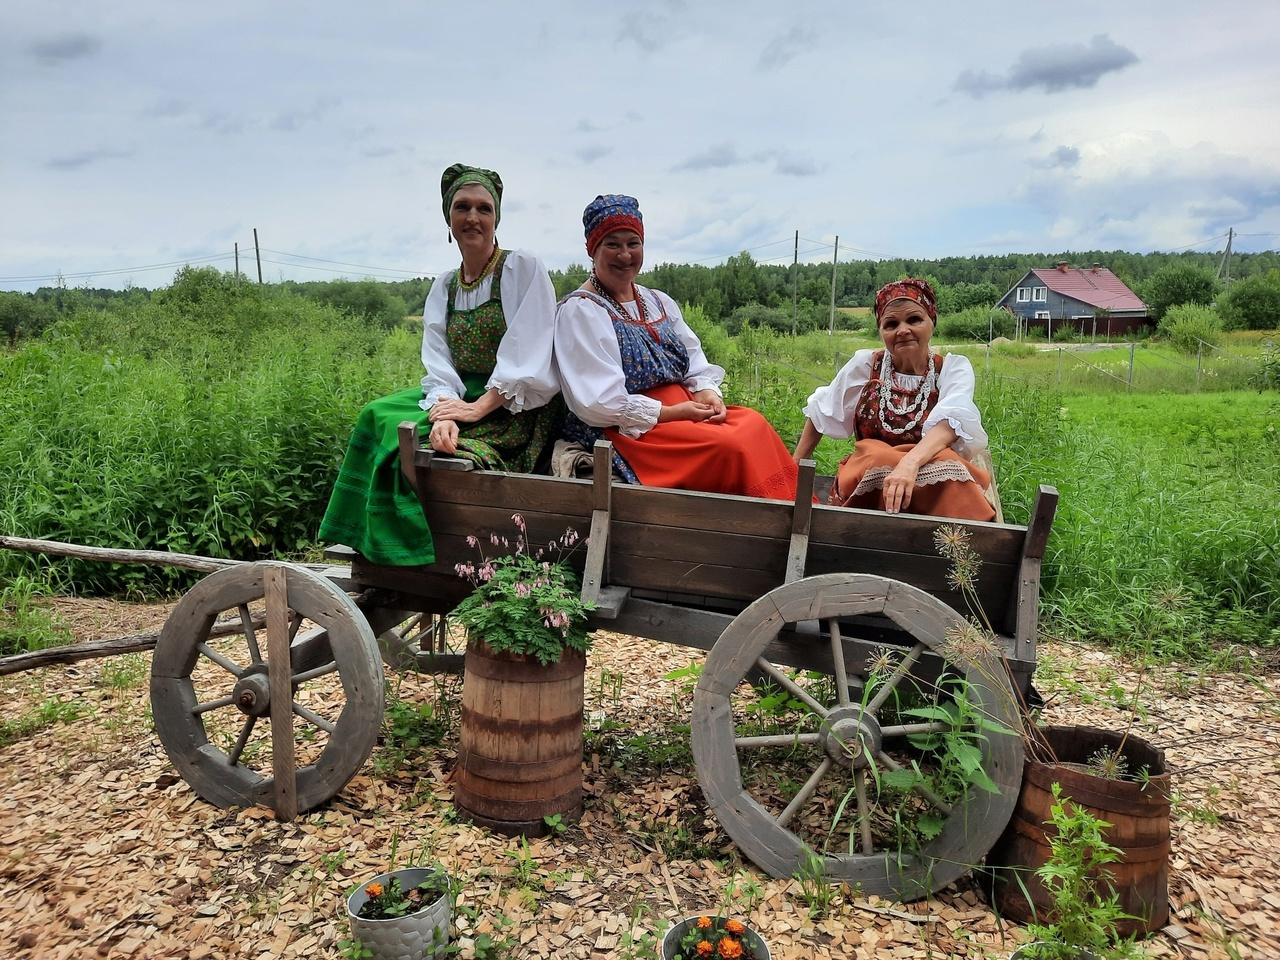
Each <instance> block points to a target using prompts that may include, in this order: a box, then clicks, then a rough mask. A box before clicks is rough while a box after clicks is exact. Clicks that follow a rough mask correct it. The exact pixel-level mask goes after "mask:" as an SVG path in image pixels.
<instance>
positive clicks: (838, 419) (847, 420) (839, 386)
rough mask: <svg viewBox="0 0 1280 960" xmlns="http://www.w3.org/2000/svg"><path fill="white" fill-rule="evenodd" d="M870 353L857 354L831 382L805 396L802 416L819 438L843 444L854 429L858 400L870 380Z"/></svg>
mask: <svg viewBox="0 0 1280 960" xmlns="http://www.w3.org/2000/svg"><path fill="white" fill-rule="evenodd" d="M874 354H875V351H874V350H859V351H858V352H857V353H855V354H854V355H853V356H852V357H850V358H849V360H848V362H846V363H845V365H844V366H843V367H841V368H840V372H839V373H837V374H836V376H835V379H834V380H832V381H831V383H829V384H828V385H827V386H825V387H819V388H818V389H817V390H815V391H813V393H812V394H810V395H809V400H808V401H807V402H806V403H805V405H804V415H805V416H806V417H808V418H809V420H810V422H811V423H813V425H814V426H815V427H816V428H817V430H818V432H819V433H821V434H822V435H823V436H826V437H831V438H833V439H835V440H847V439H849V438H850V437H852V436H853V434H854V430H855V427H856V423H855V414H856V413H857V407H858V398H859V397H861V396H862V390H863V388H864V387H866V385H867V381H869V380H870V379H871V358H872V356H873V355H874Z"/></svg>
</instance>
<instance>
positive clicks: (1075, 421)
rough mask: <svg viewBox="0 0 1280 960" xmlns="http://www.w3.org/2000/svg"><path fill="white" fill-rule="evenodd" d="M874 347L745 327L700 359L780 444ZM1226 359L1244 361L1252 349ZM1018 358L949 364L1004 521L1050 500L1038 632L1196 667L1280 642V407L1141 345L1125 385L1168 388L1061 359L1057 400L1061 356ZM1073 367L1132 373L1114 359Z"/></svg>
mask: <svg viewBox="0 0 1280 960" xmlns="http://www.w3.org/2000/svg"><path fill="white" fill-rule="evenodd" d="M872 345H874V342H873V341H871V340H869V339H865V338H864V339H859V338H857V337H855V336H853V335H848V334H846V335H844V336H843V337H841V336H837V337H835V338H828V337H827V336H826V335H825V334H809V335H807V336H805V337H800V338H796V339H792V338H789V337H780V336H776V335H773V334H770V333H768V332H767V331H751V333H750V335H749V336H744V337H740V338H738V339H737V340H736V341H725V342H723V343H719V344H716V346H717V347H719V351H718V352H716V353H713V354H712V358H713V360H714V361H715V362H717V363H720V364H722V365H724V366H725V367H726V369H727V370H728V371H729V374H730V386H729V389H728V391H727V392H728V393H729V395H730V398H731V399H732V400H733V401H734V402H738V403H743V404H746V405H748V406H753V407H755V408H756V409H759V410H761V411H762V412H763V413H764V414H765V415H766V416H767V417H768V418H769V419H770V421H771V422H773V424H774V425H775V426H776V427H777V428H778V432H779V433H780V434H781V435H782V437H783V440H784V441H786V442H787V443H788V444H789V445H793V444H794V443H795V441H796V439H797V438H798V436H799V433H800V429H801V427H802V426H803V423H804V419H803V416H802V415H801V413H800V408H801V407H802V406H803V404H804V402H805V400H806V399H807V397H808V395H809V394H810V393H811V392H812V390H813V389H814V387H815V386H817V385H819V384H820V383H824V382H826V381H827V380H828V379H829V378H830V377H831V376H832V375H833V373H834V369H835V366H834V364H835V359H836V357H835V355H836V354H840V356H841V358H845V357H848V356H849V355H851V354H852V352H853V351H854V350H855V349H858V348H859V347H860V346H872ZM1228 348H1229V349H1230V350H1232V352H1233V353H1236V354H1239V355H1241V356H1247V355H1249V351H1250V350H1255V352H1256V349H1257V341H1256V340H1255V341H1249V340H1247V339H1244V340H1240V341H1238V342H1237V341H1231V342H1229V343H1228ZM1026 351H1027V348H1026V347H1025V346H1022V347H1014V348H1011V349H1008V350H1002V351H993V352H992V357H991V362H990V366H989V367H988V365H987V357H986V349H985V347H983V346H974V347H962V348H957V349H956V350H955V351H954V352H962V353H965V354H966V355H968V356H969V357H970V359H971V360H972V362H973V364H974V368H975V371H976V373H977V377H978V403H979V406H980V407H981V409H982V411H983V418H984V422H985V424H986V427H987V430H988V433H989V434H990V436H991V447H992V458H993V460H994V462H995V465H996V471H997V481H998V483H999V488H1000V496H1001V501H1002V504H1003V507H1004V513H1005V518H1006V519H1007V520H1008V521H1009V522H1012V523H1025V522H1027V520H1028V518H1029V517H1030V511H1031V507H1032V504H1033V502H1034V499H1035V494H1036V491H1037V489H1038V487H1039V485H1040V484H1050V485H1053V486H1056V487H1057V488H1058V491H1059V494H1060V501H1059V507H1058V514H1057V518H1056V520H1055V523H1054V530H1053V534H1052V536H1051V537H1050V540H1049V549H1048V553H1047V555H1046V558H1045V565H1044V574H1043V583H1042V586H1043V595H1042V601H1043V613H1044V620H1043V623H1042V630H1043V631H1045V632H1048V633H1051V634H1056V635H1061V636H1065V637H1068V638H1074V639H1086V640H1096V641H1102V642H1105V643H1108V644H1112V645H1115V646H1118V647H1121V648H1126V649H1131V650H1135V651H1138V650H1140V651H1144V652H1149V653H1151V654H1153V655H1155V656H1157V657H1161V658H1164V659H1169V658H1175V657H1188V658H1191V659H1195V660H1198V661H1202V662H1203V661H1212V660H1214V659H1215V658H1224V657H1225V658H1226V661H1229V660H1230V659H1231V658H1233V657H1234V654H1233V653H1232V651H1231V650H1230V649H1229V645H1231V644H1236V643H1238V644H1255V645H1263V646H1275V645H1280V512H1278V511H1277V510H1276V509H1275V504H1276V503H1277V502H1280V395H1278V394H1277V393H1276V392H1275V391H1274V390H1269V391H1259V390H1257V389H1256V388H1244V389H1236V390H1222V389H1221V387H1222V386H1223V381H1224V380H1225V377H1221V376H1220V377H1218V378H1216V379H1213V378H1207V377H1204V376H1203V375H1202V377H1201V380H1200V386H1201V387H1211V388H1212V392H1210V390H1209V389H1202V390H1200V391H1197V389H1196V388H1197V382H1196V371H1195V367H1194V358H1191V365H1190V366H1188V365H1186V363H1185V361H1186V360H1187V358H1185V357H1184V358H1180V361H1178V362H1175V360H1178V358H1174V357H1172V353H1173V352H1172V351H1171V350H1169V349H1168V348H1167V347H1163V348H1162V347H1159V346H1158V345H1148V344H1139V345H1138V346H1137V347H1136V348H1135V350H1134V354H1135V377H1134V383H1135V384H1140V383H1144V382H1145V383H1153V382H1154V383H1160V384H1167V383H1174V385H1175V386H1176V388H1177V389H1176V390H1170V389H1165V388H1163V387H1159V388H1156V389H1154V390H1146V389H1139V388H1130V387H1128V386H1126V385H1125V384H1124V383H1120V382H1119V381H1117V380H1115V379H1113V378H1110V377H1103V376H1101V375H1100V374H1099V373H1097V372H1096V371H1094V372H1093V373H1091V374H1090V382H1088V383H1083V382H1073V380H1072V377H1070V376H1068V375H1067V371H1068V370H1069V367H1067V364H1068V362H1069V360H1066V359H1064V360H1063V361H1062V363H1063V366H1064V372H1063V385H1062V386H1061V387H1059V386H1058V365H1059V358H1058V356H1057V353H1056V351H1054V352H1036V351H1033V352H1032V353H1031V354H1030V355H1028V354H1027V352H1026ZM1064 356H1065V354H1064ZM1084 356H1087V357H1088V358H1089V362H1090V363H1092V364H1094V366H1096V367H1103V368H1106V367H1108V365H1109V366H1110V367H1111V368H1112V369H1113V370H1114V371H1119V370H1120V366H1119V365H1122V366H1123V367H1124V368H1125V370H1124V371H1123V372H1124V373H1125V374H1126V375H1127V366H1128V362H1129V360H1128V349H1127V347H1126V348H1123V349H1119V350H1113V351H1109V352H1108V353H1106V354H1104V355H1103V356H1101V357H1100V356H1099V355H1098V354H1086V355H1084ZM828 358H831V359H828ZM1224 362H1225V361H1224ZM1231 363H1232V364H1238V362H1237V361H1231ZM1075 366H1077V367H1079V366H1080V365H1079V364H1075ZM1139 370H1144V371H1145V373H1143V374H1142V376H1139V375H1138V373H1137V371H1139ZM1152 371H1156V372H1157V373H1158V374H1159V375H1158V376H1156V374H1155V373H1152ZM1175 377H1176V378H1177V379H1176V381H1175V380H1174V378H1175ZM849 449H850V445H849V443H848V442H847V441H843V442H842V441H833V440H831V439H825V440H823V441H822V443H821V444H820V445H819V447H818V450H817V453H816V460H817V462H818V469H819V471H820V472H824V473H832V472H834V470H835V468H836V466H837V465H838V464H839V461H840V459H841V458H842V457H843V456H844V455H845V454H846V453H848V451H849ZM1226 661H1224V662H1226Z"/></svg>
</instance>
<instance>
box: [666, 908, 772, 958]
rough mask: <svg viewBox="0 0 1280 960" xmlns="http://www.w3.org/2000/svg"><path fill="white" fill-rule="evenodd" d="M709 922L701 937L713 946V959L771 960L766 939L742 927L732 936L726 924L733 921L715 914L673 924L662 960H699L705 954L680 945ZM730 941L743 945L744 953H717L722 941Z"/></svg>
mask: <svg viewBox="0 0 1280 960" xmlns="http://www.w3.org/2000/svg"><path fill="white" fill-rule="evenodd" d="M703 919H707V920H710V921H711V926H710V927H709V928H707V930H706V931H705V933H700V937H701V939H705V940H706V941H707V942H708V943H710V944H711V953H710V954H709V956H711V957H716V958H719V957H728V956H735V957H741V958H743V960H771V955H770V953H769V945H768V944H767V943H765V942H764V938H763V937H762V936H760V934H758V933H756V931H755V930H753V929H752V928H751V927H749V926H747V925H746V924H743V925H742V926H743V930H742V932H741V933H731V932H729V931H728V929H727V928H726V926H725V924H726V923H727V921H728V920H729V919H730V918H728V917H720V916H716V915H715V914H706V913H703V914H695V915H694V916H692V917H685V918H684V919H683V920H681V921H680V922H679V923H677V924H674V925H673V926H672V927H671V928H670V929H668V930H667V932H666V934H665V935H664V936H663V938H662V960H676V958H677V957H678V958H679V960H700V958H701V957H702V956H704V955H703V954H699V953H698V952H697V951H696V948H694V949H690V950H682V949H681V944H682V943H683V942H684V941H685V940H686V938H688V935H689V934H690V933H692V932H693V931H694V930H695V929H696V928H697V925H698V921H699V920H703ZM726 938H727V939H729V940H732V941H736V942H737V943H739V944H741V946H742V952H741V953H736V952H735V953H730V952H725V951H719V952H717V946H718V944H719V943H720V941H721V940H722V939H726Z"/></svg>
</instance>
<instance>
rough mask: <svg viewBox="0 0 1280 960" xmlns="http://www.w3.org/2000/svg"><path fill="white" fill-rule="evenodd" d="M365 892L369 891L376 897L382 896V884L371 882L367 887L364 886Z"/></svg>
mask: <svg viewBox="0 0 1280 960" xmlns="http://www.w3.org/2000/svg"><path fill="white" fill-rule="evenodd" d="M364 892H365V893H367V894H368V895H369V896H371V897H374V898H377V897H380V896H382V884H380V883H371V884H369V885H368V886H367V887H365V888H364Z"/></svg>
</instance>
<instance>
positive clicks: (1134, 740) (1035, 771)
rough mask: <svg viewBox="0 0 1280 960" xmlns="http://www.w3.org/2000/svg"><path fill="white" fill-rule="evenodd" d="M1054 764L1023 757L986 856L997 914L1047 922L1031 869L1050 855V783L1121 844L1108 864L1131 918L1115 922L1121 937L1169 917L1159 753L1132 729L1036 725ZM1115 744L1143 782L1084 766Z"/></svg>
mask: <svg viewBox="0 0 1280 960" xmlns="http://www.w3.org/2000/svg"><path fill="white" fill-rule="evenodd" d="M1041 729H1042V730H1043V731H1044V734H1045V738H1046V739H1047V741H1048V743H1049V745H1050V746H1051V747H1052V748H1053V751H1054V754H1055V756H1056V757H1057V758H1058V762H1057V763H1040V762H1038V761H1036V760H1033V759H1032V758H1031V757H1028V758H1027V760H1026V763H1025V765H1024V766H1023V770H1022V790H1021V793H1020V794H1019V796H1018V803H1017V806H1016V807H1015V808H1014V814H1013V819H1012V820H1010V821H1009V826H1008V827H1007V828H1006V829H1005V831H1004V833H1003V834H1002V835H1001V837H1000V839H999V840H998V841H997V842H996V845H995V846H994V847H993V848H992V849H991V852H990V853H989V854H988V855H987V866H988V867H989V868H992V869H991V879H992V883H993V887H994V896H995V902H996V905H997V907H998V908H999V910H1000V913H1001V915H1003V916H1004V917H1007V918H1008V919H1011V920H1014V921H1016V922H1018V923H1030V922H1033V921H1034V922H1040V923H1043V922H1045V921H1046V920H1048V921H1052V920H1053V917H1052V916H1051V901H1050V898H1049V893H1048V891H1047V890H1045V888H1044V885H1043V884H1042V883H1041V882H1040V878H1039V877H1037V876H1036V875H1035V871H1036V869H1037V868H1039V867H1040V866H1042V865H1043V864H1044V863H1045V861H1046V860H1048V858H1049V852H1050V851H1049V839H1048V835H1047V832H1046V828H1045V821H1046V820H1048V819H1049V809H1050V807H1052V806H1053V784H1054V783H1058V784H1061V786H1062V794H1063V796H1064V797H1070V798H1071V800H1072V802H1073V803H1076V804H1079V805H1080V806H1082V807H1084V808H1086V809H1088V811H1089V812H1090V813H1092V814H1093V815H1094V816H1096V817H1097V818H1098V819H1100V820H1105V821H1106V822H1107V823H1110V824H1111V827H1110V828H1109V829H1108V830H1107V832H1106V837H1107V842H1108V843H1110V844H1111V845H1113V846H1115V847H1119V848H1120V850H1121V858H1120V860H1119V862H1117V863H1113V864H1110V865H1109V869H1110V871H1111V874H1112V883H1113V885H1114V886H1115V890H1116V894H1117V896H1118V897H1119V902H1120V908H1121V909H1122V910H1124V912H1125V913H1127V914H1130V915H1131V916H1133V917H1135V918H1137V919H1134V920H1129V921H1122V922H1121V923H1120V924H1118V925H1117V929H1118V932H1119V933H1120V935H1121V936H1131V935H1134V934H1137V935H1139V936H1145V935H1146V934H1148V933H1151V932H1153V931H1155V930H1159V929H1160V928H1162V927H1163V926H1164V925H1165V924H1166V923H1167V922H1168V920H1169V849H1170V848H1169V786H1170V784H1169V772H1168V768H1167V767H1166V765H1165V760H1164V751H1163V750H1160V749H1158V748H1156V747H1154V746H1152V745H1151V744H1150V743H1148V742H1146V741H1145V740H1142V739H1141V738H1139V737H1135V736H1133V735H1132V734H1130V735H1129V736H1127V737H1126V736H1124V735H1123V734H1121V733H1117V732H1116V731H1113V730H1101V729H1098V728H1096V727H1084V726H1056V727H1055V726H1049V727H1042V728H1041ZM1103 748H1106V749H1109V750H1119V751H1120V753H1121V754H1122V755H1123V756H1124V757H1125V759H1126V760H1127V761H1128V768H1129V770H1131V771H1137V770H1141V769H1142V768H1143V767H1146V768H1147V770H1148V771H1149V773H1150V776H1149V777H1147V778H1146V779H1145V780H1144V781H1142V782H1137V781H1133V780H1111V779H1108V778H1106V777H1099V776H1096V775H1094V774H1092V773H1090V772H1089V771H1088V768H1087V766H1086V764H1087V763H1088V760H1089V758H1090V757H1091V756H1093V755H1094V754H1095V753H1097V752H1098V751H1099V750H1101V749H1103Z"/></svg>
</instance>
